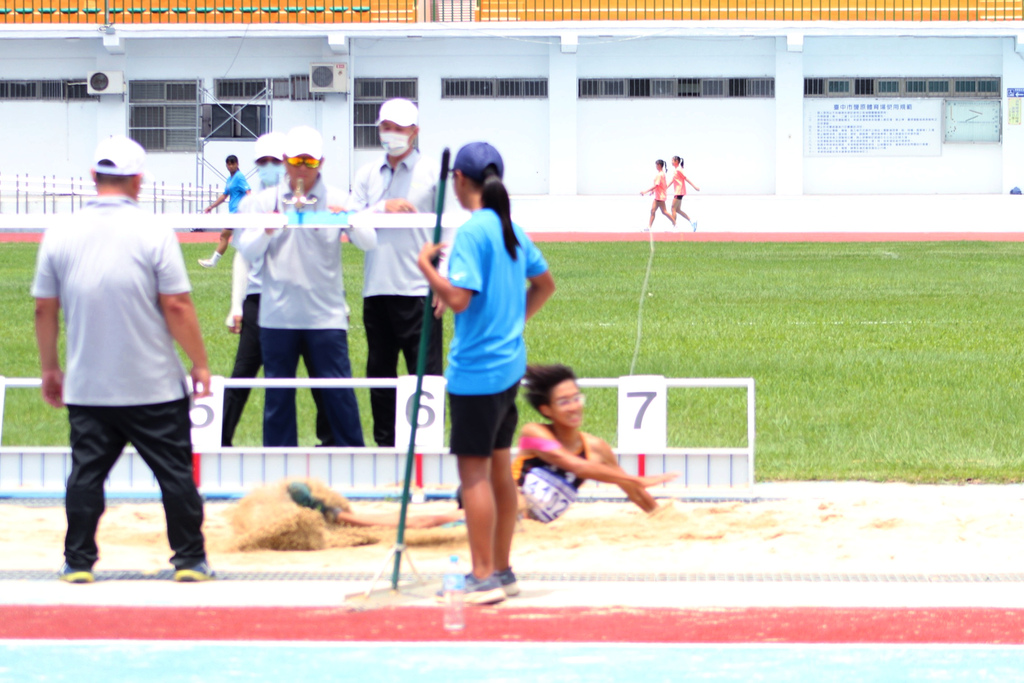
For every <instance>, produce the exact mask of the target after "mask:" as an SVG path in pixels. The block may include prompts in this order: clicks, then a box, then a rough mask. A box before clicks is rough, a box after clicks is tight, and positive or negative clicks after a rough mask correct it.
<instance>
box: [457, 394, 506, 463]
mask: <svg viewBox="0 0 1024 683" xmlns="http://www.w3.org/2000/svg"><path fill="white" fill-rule="evenodd" d="M518 392H519V382H516V383H515V384H513V385H512V386H511V387H509V388H508V389H506V390H505V391H499V392H498V393H496V394H484V395H483V396H465V395H460V394H452V393H449V394H448V410H449V413H450V414H451V418H452V435H451V452H452V455H470V456H476V457H482V458H489V457H491V454H492V453H493V452H494V451H495V450H497V449H501V448H511V447H512V437H513V436H515V432H516V424H517V423H518V422H519V411H518V410H517V409H516V394H517V393H518Z"/></svg>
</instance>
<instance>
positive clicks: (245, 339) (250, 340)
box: [221, 294, 334, 448]
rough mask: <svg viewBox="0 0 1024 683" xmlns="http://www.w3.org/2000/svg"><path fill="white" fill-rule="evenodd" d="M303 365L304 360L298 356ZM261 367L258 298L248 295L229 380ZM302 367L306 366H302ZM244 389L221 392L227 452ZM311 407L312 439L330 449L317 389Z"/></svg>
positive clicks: (245, 397) (243, 400) (242, 406)
mask: <svg viewBox="0 0 1024 683" xmlns="http://www.w3.org/2000/svg"><path fill="white" fill-rule="evenodd" d="M302 357H303V362H306V358H308V356H307V354H306V353H304V352H303V354H302ZM261 367H263V349H262V347H261V346H260V295H259V294H250V295H248V296H247V297H245V301H243V302H242V331H241V333H240V334H239V335H238V351H236V352H235V367H234V368H233V369H232V370H231V377H233V378H237V377H245V378H252V377H255V376H256V375H257V373H259V371H260V368H261ZM306 367H307V368H308V367H309V363H308V362H306ZM250 391H252V390H251V389H249V388H248V387H245V388H243V387H238V388H233V389H227V390H225V391H224V421H223V425H222V427H221V446H224V447H225V448H230V447H231V445H232V442H233V441H234V438H235V430H236V429H237V428H238V421H239V420H241V419H242V411H244V410H245V404H246V403H247V402H248V400H249V392H250ZM312 392H313V403H315V404H316V438H317V439H319V440H320V445H321V446H332V445H334V433H333V432H332V431H331V423H330V422H328V420H327V413H326V412H324V409H323V404H322V401H323V397H321V395H320V390H319V389H313V390H312Z"/></svg>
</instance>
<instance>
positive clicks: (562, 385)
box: [512, 365, 679, 523]
mask: <svg viewBox="0 0 1024 683" xmlns="http://www.w3.org/2000/svg"><path fill="white" fill-rule="evenodd" d="M523 382H524V384H525V385H526V400H527V401H529V402H530V404H531V405H532V406H533V407H534V408H536V409H537V412H539V413H540V414H541V415H543V416H544V417H545V418H547V419H548V420H549V422H547V423H541V422H531V423H529V424H525V425H523V428H522V430H520V432H519V454H518V455H517V456H516V458H515V460H514V461H513V462H512V477H513V478H514V479H515V480H516V483H517V484H518V485H519V495H520V505H521V507H525V508H526V512H527V514H528V515H529V516H530V517H531V518H532V519H536V520H537V521H540V522H545V523H547V522H551V521H553V520H555V519H557V518H558V517H560V516H561V515H562V514H563V513H564V512H565V511H566V510H567V509H568V508H569V506H570V505H571V504H572V503H573V502H574V501H575V500H576V491H577V490H578V489H579V487H580V485H581V484H583V482H584V481H586V480H587V479H593V480H595V481H603V482H607V483H609V484H616V485H618V486H619V488H621V489H622V490H623V491H625V493H626V495H627V496H628V497H629V499H630V500H631V501H633V502H634V503H636V504H637V505H638V506H639V507H640V509H642V510H643V511H644V512H653V511H654V510H656V509H657V508H658V504H657V503H656V502H655V500H654V497H653V496H652V495H651V494H650V493H649V492H648V491H647V487H648V486H655V485H657V484H663V483H665V482H668V481H672V480H673V479H675V478H676V477H678V476H679V474H678V473H677V472H669V473H666V474H658V475H654V476H650V477H637V476H633V475H631V474H628V473H626V471H625V470H623V469H622V468H621V467H620V466H619V463H618V460H617V459H616V457H615V453H613V452H612V448H611V446H609V445H608V443H607V442H606V441H605V440H604V439H600V438H598V437H596V436H593V435H592V434H587V433H586V432H583V431H580V426H581V424H582V423H583V394H581V393H580V389H579V386H578V385H577V384H576V375H574V374H573V371H572V369H570V368H568V367H566V366H564V365H531V366H529V367H527V369H526V376H525V377H524V378H523Z"/></svg>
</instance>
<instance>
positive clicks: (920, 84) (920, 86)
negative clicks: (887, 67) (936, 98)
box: [906, 78, 928, 95]
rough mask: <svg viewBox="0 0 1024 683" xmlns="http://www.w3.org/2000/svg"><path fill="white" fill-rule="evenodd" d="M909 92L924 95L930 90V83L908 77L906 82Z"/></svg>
mask: <svg viewBox="0 0 1024 683" xmlns="http://www.w3.org/2000/svg"><path fill="white" fill-rule="evenodd" d="M906 88H907V94H908V95H909V94H911V93H913V94H917V95H923V94H925V93H926V92H928V83H927V82H926V81H922V80H911V79H909V78H908V79H907V83H906Z"/></svg>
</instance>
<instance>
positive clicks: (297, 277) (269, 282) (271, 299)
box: [237, 126, 377, 446]
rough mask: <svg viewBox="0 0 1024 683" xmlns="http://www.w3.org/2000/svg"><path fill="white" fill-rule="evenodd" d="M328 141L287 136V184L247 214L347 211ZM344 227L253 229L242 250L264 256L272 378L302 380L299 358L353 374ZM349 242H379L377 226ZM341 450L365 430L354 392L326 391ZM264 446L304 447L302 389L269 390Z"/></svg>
mask: <svg viewBox="0 0 1024 683" xmlns="http://www.w3.org/2000/svg"><path fill="white" fill-rule="evenodd" d="M323 150H324V147H323V138H322V137H321V136H320V133H319V132H318V131H317V130H316V129H314V128H310V127H308V126H299V127H298V128H293V129H292V130H291V131H289V133H288V136H287V138H286V139H285V146H284V152H285V166H286V171H287V173H288V182H287V184H281V185H279V186H277V187H275V188H270V189H268V190H264V191H263V192H261V193H259V194H258V195H256V196H255V197H252V198H251V200H250V202H249V203H248V204H247V206H246V209H247V210H248V211H251V212H255V213H271V212H273V211H274V210H275V207H277V208H279V209H280V210H283V211H285V212H288V213H291V212H296V213H310V212H313V211H328V210H331V209H333V208H336V207H341V206H342V205H343V203H344V201H345V195H344V194H343V193H339V191H338V190H335V189H333V188H331V187H328V186H327V185H326V184H325V183H324V180H323V177H322V176H321V174H320V169H321V167H322V166H323V163H324V158H323ZM342 232H343V230H342V229H341V228H340V227H339V228H333V227H329V228H302V227H297V226H296V227H292V228H284V229H281V230H274V229H267V230H263V229H260V228H248V229H246V230H245V231H244V232H243V233H242V234H241V235H239V236H238V238H237V239H238V242H237V248H238V250H239V251H240V252H241V253H242V256H244V257H245V258H246V260H248V261H249V262H250V263H251V262H253V261H255V260H257V259H258V258H260V257H262V258H263V271H262V272H263V294H262V296H261V298H260V313H259V322H260V345H261V347H262V349H263V374H264V376H266V377H267V378H275V377H278V378H284V377H295V371H296V369H297V368H298V364H299V355H300V354H303V355H304V356H305V359H306V368H307V370H308V371H309V375H310V377H351V376H352V369H351V366H350V364H349V359H348V332H347V331H348V306H347V305H346V303H345V285H344V282H343V280H342V270H341V234H342ZM344 232H346V234H347V235H348V238H349V240H350V241H351V242H352V243H353V244H354V245H356V246H357V247H359V248H360V249H363V250H364V251H369V250H372V249H373V248H374V247H375V246H376V244H377V237H376V233H375V232H374V231H373V229H372V228H351V229H348V230H346V231H344ZM321 397H322V398H323V407H324V410H325V411H326V413H327V419H328V421H329V422H330V423H331V430H332V431H333V432H334V439H335V445H336V446H362V445H363V428H362V425H361V423H360V421H359V406H358V404H357V403H356V398H355V392H353V391H352V389H325V390H323V392H322V393H321ZM263 445H264V446H297V445H298V429H297V425H296V418H295V389H268V390H267V393H266V402H265V404H264V413H263Z"/></svg>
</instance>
